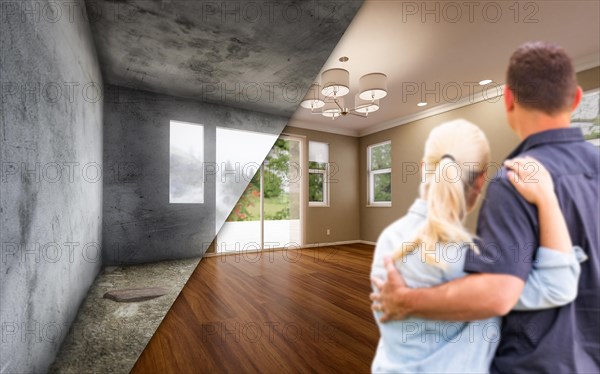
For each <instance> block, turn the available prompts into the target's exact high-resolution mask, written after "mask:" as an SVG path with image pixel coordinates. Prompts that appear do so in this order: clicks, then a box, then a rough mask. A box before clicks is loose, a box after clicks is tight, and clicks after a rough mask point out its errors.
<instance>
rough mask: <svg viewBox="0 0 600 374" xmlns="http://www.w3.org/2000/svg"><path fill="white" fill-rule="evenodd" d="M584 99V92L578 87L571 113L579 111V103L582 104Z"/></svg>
mask: <svg viewBox="0 0 600 374" xmlns="http://www.w3.org/2000/svg"><path fill="white" fill-rule="evenodd" d="M582 97H583V90H582V89H581V86H577V92H576V93H575V98H574V99H573V105H572V106H571V112H572V111H574V110H575V109H577V107H578V106H579V103H580V102H581V98H582Z"/></svg>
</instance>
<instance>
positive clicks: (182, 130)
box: [169, 121, 204, 204]
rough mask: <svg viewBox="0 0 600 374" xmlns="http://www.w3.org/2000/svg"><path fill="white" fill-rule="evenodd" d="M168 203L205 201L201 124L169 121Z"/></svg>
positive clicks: (197, 202) (202, 130) (202, 129)
mask: <svg viewBox="0 0 600 374" xmlns="http://www.w3.org/2000/svg"><path fill="white" fill-rule="evenodd" d="M169 143H170V161H169V203H171V204H201V203H204V175H203V173H204V127H203V126H202V125H197V124H193V123H186V122H178V121H171V128H170V135H169Z"/></svg>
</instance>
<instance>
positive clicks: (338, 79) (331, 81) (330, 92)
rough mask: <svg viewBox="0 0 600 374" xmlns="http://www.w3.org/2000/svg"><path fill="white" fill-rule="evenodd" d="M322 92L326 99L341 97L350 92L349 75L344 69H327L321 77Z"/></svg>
mask: <svg viewBox="0 0 600 374" xmlns="http://www.w3.org/2000/svg"><path fill="white" fill-rule="evenodd" d="M321 82H322V85H323V90H322V91H321V93H322V94H323V95H325V96H326V97H342V96H346V95H347V94H348V92H350V73H349V72H348V70H346V69H329V70H325V71H324V72H323V74H322V75H321Z"/></svg>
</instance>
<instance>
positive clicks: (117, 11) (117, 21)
mask: <svg viewBox="0 0 600 374" xmlns="http://www.w3.org/2000/svg"><path fill="white" fill-rule="evenodd" d="M86 4H87V10H88V14H89V17H90V20H91V22H90V23H91V26H92V31H93V35H94V39H95V43H96V48H97V51H98V55H99V59H100V62H101V66H102V69H103V77H104V80H105V83H110V84H114V85H120V86H126V87H131V88H137V89H142V90H147V91H153V92H159V93H163V94H169V95H173V96H181V97H188V98H193V99H198V100H201V101H208V102H214V103H221V104H225V105H229V106H235V107H240V108H245V109H251V110H257V111H262V112H267V113H273V114H279V115H285V116H289V115H291V114H292V113H293V112H294V111H295V109H296V107H297V106H298V104H299V102H300V101H301V99H302V97H303V92H304V91H305V90H306V89H307V88H308V86H309V85H310V83H311V82H312V81H313V79H314V77H315V76H316V75H317V73H318V72H319V70H320V69H321V67H322V66H323V64H324V63H325V61H326V60H327V58H328V57H329V55H330V54H331V51H332V50H333V48H334V47H335V46H336V44H337V42H338V40H339V39H340V38H341V36H342V35H343V33H344V31H345V30H346V28H347V27H348V25H349V24H350V22H351V20H352V18H353V17H354V15H355V13H356V12H357V10H358V9H359V8H360V6H361V4H362V0H351V1H348V0H334V1H331V0H328V1H317V0H311V1H306V0H304V1H301V0H296V1H294V0H284V1H274V2H273V1H272V2H262V1H261V2H248V1H242V0H239V1H236V0H228V1H192V0H162V1H158V0H87V2H86Z"/></svg>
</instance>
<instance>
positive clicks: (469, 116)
mask: <svg viewBox="0 0 600 374" xmlns="http://www.w3.org/2000/svg"><path fill="white" fill-rule="evenodd" d="M577 78H578V80H579V83H580V85H581V86H582V88H583V89H584V90H589V89H593V88H597V87H600V68H594V69H591V70H587V71H585V72H582V73H579V74H578V76H577ZM495 100H497V101H496V102H488V101H483V102H480V103H477V104H472V105H469V106H466V107H462V108H458V109H455V110H452V111H449V112H446V113H442V114H439V115H435V116H432V117H429V118H425V119H422V120H418V121H414V122H410V123H408V124H405V125H402V126H398V127H395V128H392V129H389V130H384V131H381V132H378V133H375V134H372V135H367V136H364V137H362V138H360V164H359V170H360V172H359V174H360V175H359V182H360V188H359V189H360V218H361V219H360V238H361V239H362V240H367V241H376V240H377V237H378V236H379V233H381V231H382V230H383V229H384V228H385V227H386V226H387V225H389V224H390V223H391V222H393V221H394V220H396V219H398V218H400V217H402V216H403V215H404V214H405V213H406V211H407V209H408V208H409V207H410V204H411V203H412V202H413V201H414V199H415V198H416V197H417V196H418V186H419V178H420V177H419V176H418V175H406V174H407V173H403V172H402V170H403V169H402V167H403V165H405V168H406V165H407V163H418V162H420V160H421V157H422V155H423V147H424V144H425V140H426V138H427V135H428V134H429V132H430V131H431V129H432V128H433V127H435V126H437V125H439V124H440V123H442V122H445V121H449V120H452V119H457V118H464V119H466V120H468V121H471V122H473V123H475V124H477V125H478V126H480V127H481V128H482V129H483V131H484V132H485V134H486V135H487V137H488V139H489V141H490V145H491V149H492V158H491V159H492V162H495V163H501V162H502V161H503V160H504V158H505V157H506V156H507V155H508V154H509V153H510V152H511V151H512V150H513V149H514V148H515V147H516V146H517V145H518V144H519V139H518V138H517V137H516V136H515V135H514V134H513V132H512V131H511V130H510V128H509V127H508V125H507V123H506V120H505V115H504V107H503V101H502V98H501V97H499V98H497V99H495ZM385 140H391V141H392V157H393V160H392V207H391V208H385V207H367V206H366V205H367V204H366V203H367V200H366V198H367V196H366V188H367V174H366V157H367V156H366V148H367V147H368V146H369V145H371V144H375V143H378V142H382V141H385ZM490 171H493V169H491V168H490ZM403 174H405V176H404V177H403ZM403 178H404V180H403ZM477 213H478V209H477V210H475V211H474V212H473V213H472V214H471V215H470V216H469V218H468V220H467V224H468V226H469V228H470V229H471V230H474V229H475V223H476V220H477Z"/></svg>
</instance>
